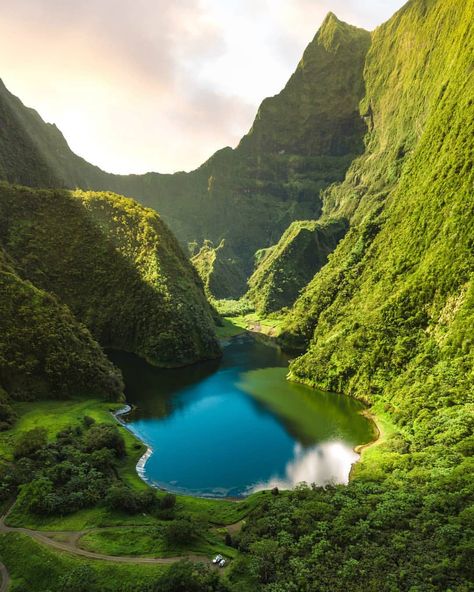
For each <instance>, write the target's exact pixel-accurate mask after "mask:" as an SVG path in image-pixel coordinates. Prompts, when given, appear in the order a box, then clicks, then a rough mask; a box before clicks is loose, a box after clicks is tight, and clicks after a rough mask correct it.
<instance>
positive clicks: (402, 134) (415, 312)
mask: <svg viewBox="0 0 474 592" xmlns="http://www.w3.org/2000/svg"><path fill="white" fill-rule="evenodd" d="M473 23H474V3H473V2H464V3H459V2H457V1H455V0H442V1H441V0H431V1H430V2H422V1H413V2H409V3H408V4H407V5H406V7H405V8H404V9H402V10H401V11H400V12H399V13H398V14H397V15H395V17H394V18H393V19H392V20H391V21H389V22H388V23H387V24H386V25H383V26H382V27H380V28H379V29H377V31H376V32H375V33H374V39H373V44H372V48H371V50H370V52H369V55H368V58H367V66H366V71H365V80H366V86H367V94H366V97H365V99H364V104H363V109H364V110H366V111H367V110H368V112H370V119H371V125H370V131H369V133H368V137H367V151H366V153H365V154H364V155H363V156H362V157H361V158H360V159H358V160H357V161H356V162H355V163H354V164H353V166H352V167H351V169H350V171H349V174H348V177H347V180H346V181H345V182H344V183H343V184H341V185H339V186H338V187H336V188H334V189H333V190H332V191H330V192H329V194H328V200H327V203H326V205H325V207H326V209H327V211H328V212H331V213H333V214H334V213H335V212H336V213H341V212H342V213H345V215H347V216H348V217H350V218H351V221H352V227H351V229H350V231H349V232H348V234H347V235H346V237H345V238H344V239H343V240H342V241H341V243H340V244H339V246H338V248H337V249H336V251H335V252H334V253H333V254H332V256H331V258H330V260H329V263H328V264H327V265H326V266H325V267H324V268H323V269H322V271H321V272H320V273H318V274H317V275H316V276H315V278H314V280H313V281H312V282H311V283H310V284H309V285H308V287H307V288H306V290H305V291H304V292H303V294H302V295H301V296H300V298H299V299H298V301H297V302H296V304H295V306H294V308H293V310H292V311H291V313H290V315H289V317H288V321H287V325H286V333H285V334H284V339H285V340H286V342H287V343H288V344H290V345H292V346H300V347H306V345H307V344H308V343H309V349H308V351H307V352H306V353H305V354H304V355H303V356H301V357H300V358H298V359H297V360H296V361H295V362H294V363H293V364H292V365H291V376H292V377H293V378H294V379H296V380H301V381H304V382H309V383H311V384H315V385H318V386H321V387H323V388H325V389H329V390H337V391H344V392H348V393H351V394H354V395H356V396H358V397H360V398H365V399H367V400H369V401H374V400H377V399H378V398H382V399H384V400H385V401H386V402H387V409H390V410H391V412H392V414H393V416H394V417H395V418H396V419H397V420H398V421H400V422H401V423H402V424H409V425H412V426H415V428H416V429H415V428H413V430H412V432H413V434H414V439H415V440H416V442H415V444H414V445H415V446H426V445H432V444H435V443H439V442H441V441H442V438H443V437H444V436H443V435H442V434H443V433H444V432H443V430H445V429H446V426H447V425H448V423H450V424H453V422H454V423H455V422H459V425H460V426H462V425H464V424H465V422H464V419H463V418H464V417H465V404H466V396H468V393H469V392H471V393H472V392H473V387H474V377H473V374H472V368H473V361H474V360H473V358H474V353H473V343H472V334H473V330H474V307H473V272H474V257H473V241H474V201H473V199H472V197H473V187H474V166H473V165H474V148H473V143H472V138H473V137H474V117H473V113H474V81H473V69H472V55H473V52H474V35H473ZM433 31H436V32H437V33H436V35H434V34H433ZM465 429H467V427H466V426H465V425H464V427H460V428H459V433H458V434H457V435H456V436H455V439H462V438H463V437H464V436H465ZM453 437H454V436H453V435H452V434H451V436H450V438H453ZM456 441H457V440H456Z"/></svg>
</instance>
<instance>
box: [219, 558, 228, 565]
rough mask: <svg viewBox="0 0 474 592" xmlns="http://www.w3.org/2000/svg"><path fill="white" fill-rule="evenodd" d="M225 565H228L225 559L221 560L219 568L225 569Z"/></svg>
mask: <svg viewBox="0 0 474 592" xmlns="http://www.w3.org/2000/svg"><path fill="white" fill-rule="evenodd" d="M225 563H226V561H225V559H221V560H220V561H219V567H224V565H225Z"/></svg>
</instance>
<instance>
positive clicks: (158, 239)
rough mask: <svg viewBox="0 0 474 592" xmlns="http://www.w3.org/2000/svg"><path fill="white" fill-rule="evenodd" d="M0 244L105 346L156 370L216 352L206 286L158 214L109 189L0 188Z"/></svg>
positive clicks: (25, 275)
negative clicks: (146, 362)
mask: <svg viewBox="0 0 474 592" xmlns="http://www.w3.org/2000/svg"><path fill="white" fill-rule="evenodd" d="M0 219H1V222H0V242H1V244H2V246H3V248H4V249H5V251H6V252H7V254H8V255H9V256H10V257H11V258H12V260H13V261H14V262H15V266H16V268H17V269H18V270H19V272H20V273H21V276H22V277H23V278H24V279H27V280H29V281H31V282H32V283H33V284H34V285H35V286H37V287H38V288H40V289H42V290H46V291H47V292H50V293H52V294H54V295H56V296H57V297H58V298H59V299H60V300H61V301H62V302H63V303H65V304H67V305H68V306H69V308H70V309H71V310H72V311H73V313H74V314H75V315H76V317H77V318H78V319H79V320H80V321H81V322H83V323H84V324H85V325H86V326H87V327H88V328H89V329H90V331H91V332H92V334H93V335H94V337H95V338H96V339H97V340H98V341H99V342H100V343H101V344H102V345H103V346H104V347H111V348H119V349H124V350H127V351H132V352H134V353H136V354H138V355H140V356H142V357H143V358H146V359H147V360H149V361H150V362H152V363H153V364H156V365H160V366H179V365H183V364H189V363H192V362H195V361H197V360H200V359H203V358H209V357H215V356H217V355H218V354H219V347H218V345H217V342H216V339H215V335H214V330H213V322H212V316H211V310H210V308H209V306H208V304H207V302H206V299H205V296H204V293H203V290H202V284H201V282H200V280H199V278H198V276H197V274H196V272H195V271H194V269H193V268H192V266H191V264H190V263H189V261H188V260H187V258H186V257H185V256H184V254H183V253H182V251H181V249H180V248H179V246H178V243H177V242H176V240H175V239H174V237H173V236H172V235H171V233H170V232H169V230H168V229H167V227H166V226H165V224H164V223H163V222H162V220H161V219H160V217H159V216H158V214H156V212H154V211H152V210H147V209H145V208H143V207H142V206H139V205H138V204H137V203H136V202H134V201H133V200H131V199H127V198H124V197H121V196H118V195H114V194H110V193H99V194H98V193H83V192H81V191H76V192H74V193H71V192H68V191H64V190H54V191H51V190H50V191H48V190H45V191H38V190H30V189H27V188H25V187H12V186H9V185H2V186H0Z"/></svg>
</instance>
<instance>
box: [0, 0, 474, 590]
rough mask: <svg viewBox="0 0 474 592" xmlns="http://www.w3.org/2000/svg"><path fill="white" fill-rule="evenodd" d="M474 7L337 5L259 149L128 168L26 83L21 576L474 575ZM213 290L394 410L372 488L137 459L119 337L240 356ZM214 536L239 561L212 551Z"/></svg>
mask: <svg viewBox="0 0 474 592" xmlns="http://www.w3.org/2000/svg"><path fill="white" fill-rule="evenodd" d="M473 23H474V2H473V1H472V0H466V1H465V2H459V1H458V0H410V1H409V2H408V3H407V4H406V5H405V7H404V8H403V9H401V10H400V11H399V12H398V13H397V14H396V15H394V16H393V17H392V18H391V19H390V20H389V21H388V22H387V23H385V24H384V25H382V26H380V27H379V28H377V29H376V30H375V31H374V32H373V33H372V34H369V33H367V32H365V31H362V30H360V29H356V28H354V27H351V26H349V25H346V24H345V23H342V22H340V21H338V20H337V18H336V17H334V15H329V16H328V17H327V19H326V20H325V22H324V24H323V26H322V27H321V30H320V31H319V32H318V34H317V35H316V37H315V39H314V40H313V41H312V42H311V43H310V45H309V46H308V48H307V50H306V52H305V54H304V56H303V58H302V60H301V62H300V64H299V65H298V68H297V70H296V71H295V73H294V74H293V76H292V77H291V79H290V81H289V82H288V84H287V86H286V87H285V89H284V90H283V91H282V92H281V93H280V94H279V95H277V96H275V97H272V98H270V99H266V100H265V101H264V102H263V103H262V105H261V108H260V110H259V112H258V114H257V117H256V119H255V122H254V125H253V127H252V129H251V130H250V132H249V133H248V134H247V135H246V136H245V137H244V138H243V139H242V141H241V142H240V144H239V146H238V147H237V148H236V149H235V150H232V149H230V148H226V149H223V150H222V151H220V152H218V153H216V154H215V155H214V156H213V157H211V158H210V159H209V160H208V161H207V162H206V163H205V164H203V165H202V166H201V167H200V168H199V169H197V170H196V171H193V172H191V173H177V174H175V175H159V174H157V173H150V174H147V175H142V176H133V175H131V176H127V177H121V176H116V175H109V174H107V173H104V172H103V171H101V170H100V169H98V168H96V167H93V166H92V165H90V164H88V163H87V162H85V161H84V160H82V159H80V158H79V157H77V156H76V155H74V154H73V153H72V152H71V151H70V150H69V148H68V146H67V143H66V141H65V140H64V138H63V137H62V135H61V134H60V132H59V131H58V130H57V128H55V127H54V126H49V125H47V124H45V123H44V122H43V121H42V120H41V118H40V117H39V116H38V115H37V114H36V113H35V112H34V111H32V110H29V109H26V108H25V107H24V106H23V105H22V104H21V103H20V101H19V100H18V99H16V98H15V97H13V96H12V95H10V93H9V92H8V91H7V90H6V89H5V87H3V86H1V87H0V177H1V178H3V179H5V181H7V182H8V183H4V184H2V185H0V333H1V336H2V338H1V339H0V429H2V430H3V431H2V432H1V433H0V481H1V486H0V505H1V504H3V506H4V508H9V507H10V506H11V504H12V502H13V501H14V500H15V499H16V502H15V504H14V505H13V508H12V510H11V512H10V514H9V515H8V517H7V519H6V524H7V525H9V526H10V527H11V530H8V527H6V526H5V525H4V524H3V523H2V524H0V558H1V559H2V561H3V562H4V563H5V564H6V566H7V568H8V570H9V571H10V575H11V577H12V583H11V588H10V589H9V590H11V591H12V592H25V591H26V590H28V591H32V592H64V591H65V590H68V592H81V591H83V590H84V591H85V590H87V591H88V592H95V591H97V592H99V591H100V590H111V591H114V592H115V591H117V592H120V591H122V592H126V591H128V590H134V591H136V592H152V591H155V590H156V591H157V592H158V590H159V591H160V592H167V591H170V592H172V591H174V592H179V591H181V590H183V591H186V592H193V591H196V592H200V591H201V590H202V591H203V590H207V591H210V592H212V591H216V592H217V591H218V592H248V591H249V590H259V591H262V592H320V591H328V592H339V591H341V592H343V591H346V590H349V591H351V592H359V591H360V592H362V591H363V592H398V591H403V592H468V591H469V590H471V589H472V586H473V581H474V573H473V571H472V553H473V546H472V545H473V540H474V537H473V524H472V503H473V496H474V483H473V477H472V474H473V473H472V469H473V467H472V453H473V427H474V420H473V417H474V414H473V410H474V399H473V393H474V348H473V335H474V285H473V273H474V200H473V192H474V144H473V138H474V70H473V67H472V56H473V55H474V34H473V33H474V32H473ZM12 183H21V184H22V185H29V186H32V187H43V188H44V187H49V188H50V189H37V188H28V187H25V186H18V185H12ZM76 186H79V187H82V188H83V189H90V188H94V189H98V190H103V191H119V192H120V193H124V194H126V195H131V196H133V197H134V198H136V199H137V200H139V201H140V202H142V203H144V204H145V205H147V206H152V207H153V208H156V209H157V211H158V212H159V214H157V213H156V212H155V211H154V210H152V209H147V208H145V207H142V206H140V205H138V204H137V203H136V202H135V201H133V200H131V199H128V198H124V197H121V196H118V195H115V194H111V193H108V192H105V193H93V192H84V191H78V190H76V191H69V190H67V189H66V187H76ZM54 187H56V188H54ZM58 187H59V188H58ZM52 188H54V189H52ZM160 215H162V216H163V220H165V222H166V223H167V224H169V226H170V228H171V230H172V231H173V232H174V233H175V234H176V237H177V239H175V238H174V236H173V235H172V234H171V232H170V231H169V230H168V228H167V226H166V225H165V223H164V222H163V221H162V220H161V218H160ZM178 240H179V242H180V244H181V245H182V246H184V247H185V248H189V254H190V256H191V261H190V260H188V258H187V257H186V255H185V254H184V253H183V251H182V250H181V247H180V246H179V244H178ZM193 266H194V267H193ZM247 278H250V279H249V280H248V285H246V281H247ZM247 288H248V291H247ZM245 292H246V294H245V297H244V298H241V299H240V300H230V297H238V296H242V295H243V294H244V293H245ZM206 296H207V299H208V300H209V301H210V302H212V303H213V305H215V306H216V308H217V310H219V311H220V312H221V314H223V315H226V316H228V317H232V319H229V318H228V319H226V320H225V323H224V326H223V327H222V328H221V329H220V335H221V336H222V337H225V338H227V337H229V336H230V335H232V334H233V333H234V332H235V333H237V332H239V331H241V330H242V329H241V327H242V326H245V325H246V324H247V325H248V326H250V327H251V328H253V329H256V330H263V326H264V325H265V323H268V324H269V325H268V326H271V329H272V331H268V332H274V333H275V332H278V333H279V337H278V339H279V342H280V343H281V344H282V346H283V347H284V348H286V349H287V350H288V351H291V352H292V354H293V355H294V356H296V357H294V359H293V361H292V362H291V365H290V374H289V378H290V379H291V380H294V381H297V382H301V383H304V384H307V385H310V386H313V387H317V388H320V389H323V390H325V391H334V392H338V393H345V394H347V395H348V396H353V397H355V398H357V399H360V400H362V401H364V402H365V403H366V404H367V405H368V407H369V412H370V413H371V414H372V415H373V417H374V418H375V419H376V422H377V425H378V427H379V431H380V437H379V439H378V441H377V442H376V443H374V444H372V445H369V446H367V447H363V450H362V457H361V460H360V462H358V463H357V464H356V465H354V466H353V468H352V471H351V481H350V483H349V484H348V485H347V486H342V485H338V486H335V485H334V486H333V485H329V486H327V487H316V486H311V484H308V485H301V486H299V487H297V488H296V489H295V490H293V491H279V490H278V489H277V488H276V489H274V490H273V491H267V492H261V493H259V494H254V495H252V496H250V497H248V498H246V499H245V501H240V502H234V501H218V500H205V499H199V498H191V497H186V496H177V497H176V496H174V495H171V494H166V493H164V492H157V491H154V490H151V489H150V488H148V486H146V485H145V483H144V482H143V481H141V480H140V479H139V478H138V477H137V475H136V472H135V465H136V462H137V460H138V458H139V457H140V456H141V455H142V453H143V452H144V450H145V447H144V446H143V444H141V443H140V442H138V441H137V440H135V438H134V437H133V436H132V435H131V434H130V433H129V432H128V431H127V430H126V429H125V428H124V427H123V426H122V425H118V424H116V423H115V422H114V420H113V419H112V418H111V417H110V411H114V410H117V408H118V407H119V404H118V403H116V402H115V403H114V402H113V401H118V400H120V398H121V393H122V391H123V381H122V376H121V374H120V371H119V370H118V369H117V368H115V367H114V365H113V364H112V363H111V362H110V361H109V359H108V358H107V357H106V355H105V354H104V348H113V349H121V350H125V351H128V352H134V353H136V354H138V355H140V356H141V357H142V358H145V359H147V360H149V361H151V362H153V363H154V364H156V365H161V366H165V367H166V366H181V365H185V364H189V363H192V362H195V361H198V360H202V359H206V358H213V357H217V356H219V346H218V343H217V340H216V337H215V332H214V321H215V320H216V319H217V313H216V311H215V310H214V308H213V307H211V305H209V304H208V302H207V301H206ZM216 299H224V300H221V301H217V300H216ZM253 308H255V311H256V312H254V311H253ZM275 313H276V314H275ZM268 315H270V319H268V320H265V318H264V317H265V316H267V317H268ZM265 396H267V397H268V398H271V396H272V394H271V393H265ZM315 396H316V395H315ZM48 399H49V400H48ZM104 399H105V400H107V401H109V402H104ZM34 400H40V401H39V402H31V401H34ZM242 431H243V434H244V431H245V426H242ZM21 527H24V528H27V529H30V530H29V531H26V532H23V531H20V530H18V531H15V530H14V529H15V528H21ZM123 529H125V530H123ZM38 533H39V534H38ZM41 537H42V538H41ZM62 537H63V538H64V537H65V538H64V540H63V538H62ZM71 537H72V538H71ZM74 537H76V538H74ZM48 541H49V542H48ZM51 541H52V542H51ZM58 543H60V544H63V543H64V545H65V546H63V547H62V548H61V546H60V545H59V546H58ZM78 549H79V551H78ZM84 551H88V552H91V553H102V554H105V556H106V557H102V559H101V560H100V561H99V560H98V559H97V558H96V559H95V560H94V561H92V560H91V557H90V556H87V555H86V556H83V557H80V556H78V555H81V553H83V552H84ZM213 552H220V553H222V554H224V555H225V556H226V557H228V558H230V559H231V563H230V566H229V567H227V568H226V569H224V570H222V571H221V572H216V571H215V570H214V571H213V570H212V569H207V568H204V567H198V565H199V563H200V562H201V561H204V562H206V561H208V560H209V556H210V555H211V553H213ZM116 556H122V559H123V561H124V562H123V563H122V564H119V563H115V562H114V560H113V557H116ZM88 557H89V558H88ZM111 557H112V559H111ZM166 558H168V559H169V560H170V562H174V563H173V566H172V567H168V566H167V565H166V562H165V561H164V560H165V559H166ZM179 558H182V559H187V560H189V561H185V562H178V561H177V560H178V559H179ZM140 561H142V562H148V563H151V564H150V565H143V564H141V563H140ZM217 573H219V574H220V576H218V575H217ZM68 578H69V579H68Z"/></svg>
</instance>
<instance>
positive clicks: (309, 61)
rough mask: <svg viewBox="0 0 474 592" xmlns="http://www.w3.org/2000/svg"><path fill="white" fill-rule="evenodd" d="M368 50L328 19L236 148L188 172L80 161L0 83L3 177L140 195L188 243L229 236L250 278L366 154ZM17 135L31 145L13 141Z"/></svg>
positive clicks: (363, 38)
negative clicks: (257, 263) (117, 171)
mask: <svg viewBox="0 0 474 592" xmlns="http://www.w3.org/2000/svg"><path fill="white" fill-rule="evenodd" d="M369 44H370V34H369V33H367V32H366V31H363V30H361V29H357V28H355V27H352V26H350V25H347V24H345V23H342V22H340V21H338V20H337V18H336V17H335V16H334V15H329V16H328V18H327V19H326V21H325V22H324V23H323V25H322V27H321V29H320V31H319V32H318V33H317V35H316V36H315V38H314V40H313V41H312V42H311V43H310V45H309V46H308V48H307V49H306V51H305V53H304V55H303V58H302V60H301V62H300V64H299V65H298V68H297V69H296V71H295V73H294V75H293V76H292V77H291V79H290V80H289V82H288V84H287V85H286V87H285V89H284V90H283V91H282V92H281V93H280V94H279V95H277V96H275V97H272V98H270V99H266V100H265V101H264V102H263V103H262V106H261V108H260V109H259V112H258V114H257V117H256V119H255V122H254V125H253V126H252V129H251V130H250V132H249V133H248V134H247V136H245V137H244V138H243V139H242V141H241V143H240V144H239V146H238V147H237V148H236V149H235V150H232V149H230V148H226V149H223V150H221V151H219V152H217V153H216V154H215V155H214V156H213V157H212V158H210V159H209V160H208V161H207V162H206V163H205V164H203V165H202V166H201V167H200V168H199V169H197V170H196V171H194V172H192V173H189V174H186V173H177V174H175V175H160V174H157V173H149V174H147V175H129V176H120V175H109V174H107V173H104V172H103V171H100V169H98V168H97V167H94V166H92V165H90V164H88V163H86V162H85V161H84V160H83V159H81V158H79V157H77V156H76V155H74V154H73V153H72V152H71V151H70V149H69V148H68V146H67V144H66V142H65V140H64V138H63V137H62V135H61V134H60V132H59V131H58V130H57V129H56V128H55V127H54V126H50V125H47V124H45V123H44V122H42V121H41V119H40V118H39V116H38V115H37V114H36V113H35V112H33V111H32V110H29V109H26V108H25V107H24V106H23V105H22V104H21V103H20V101H19V100H18V99H16V98H15V97H13V96H12V95H10V93H8V91H7V90H6V89H5V88H4V87H3V85H2V86H1V87H0V109H3V112H4V113H5V114H6V115H5V116H4V118H3V119H1V118H0V175H1V176H2V177H3V178H4V179H6V180H8V181H14V182H20V183H23V184H28V185H41V186H49V187H51V186H64V187H81V188H83V189H97V190H112V191H117V192H119V193H121V194H125V195H130V196H133V197H134V198H136V199H138V200H139V201H140V202H142V203H143V204H145V205H147V206H152V207H153V208H155V209H156V210H157V211H159V212H160V214H161V215H162V216H163V219H164V220H165V221H166V222H167V223H168V224H169V226H170V228H171V229H172V231H173V232H174V233H175V234H176V236H177V237H178V239H179V240H180V241H181V243H182V244H183V245H186V243H189V242H195V241H197V242H198V243H199V244H202V243H203V242H204V241H205V240H211V241H212V242H213V243H214V244H215V245H219V244H220V242H221V240H222V239H225V241H226V245H227V247H228V248H230V249H231V250H232V251H233V253H234V254H235V256H236V257H237V258H238V263H239V267H240V273H245V274H247V276H248V275H250V273H251V272H252V268H253V257H254V254H255V251H257V250H258V249H260V248H263V247H268V246H270V245H272V244H275V243H276V242H277V241H278V240H279V238H280V237H281V235H282V233H283V231H284V230H285V229H286V228H287V227H288V226H289V224H290V223H291V222H292V221H294V220H307V219H316V218H318V217H319V215H320V213H321V199H320V193H321V191H322V190H323V189H325V188H326V187H327V186H328V185H330V184H331V183H333V182H335V181H341V180H342V179H343V178H344V175H345V172H346V171H347V168H348V167H349V165H350V163H351V162H352V160H353V159H354V157H355V156H356V155H358V154H360V153H361V152H362V151H363V142H362V138H363V135H364V132H365V123H364V120H363V118H362V117H361V116H360V113H359V110H358V105H359V101H360V99H361V98H362V96H363V93H364V83H363V76H362V72H363V65H364V60H365V55H366V53H367V50H368V48H369ZM0 113H1V111H0ZM20 136H21V138H25V141H24V142H23V141H22V142H18V141H16V139H17V138H19V137H20ZM12 141H13V142H14V144H15V146H16V148H15V150H16V154H15V157H14V158H13V157H12V154H11V152H10V151H9V149H8V145H9V144H11V142H12ZM2 145H3V147H2ZM35 159H36V161H35V162H36V164H35V166H32V160H35ZM226 295H227V294H226ZM228 295H229V296H231V295H232V294H228ZM234 295H235V294H234Z"/></svg>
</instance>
